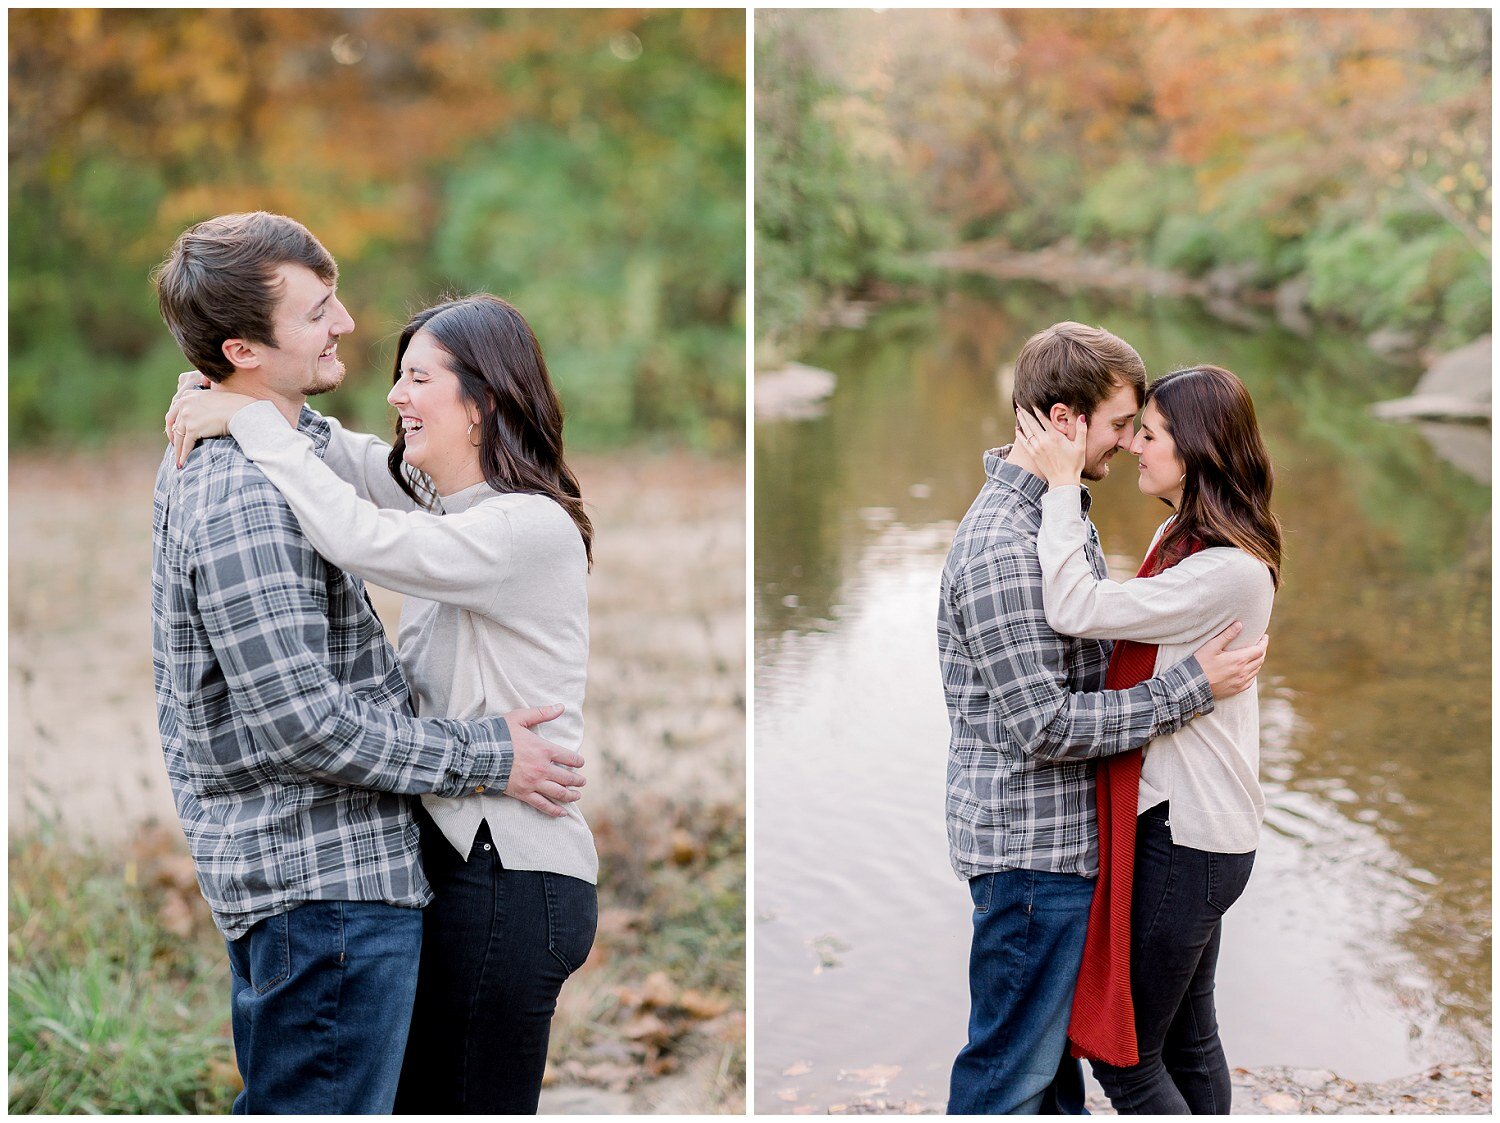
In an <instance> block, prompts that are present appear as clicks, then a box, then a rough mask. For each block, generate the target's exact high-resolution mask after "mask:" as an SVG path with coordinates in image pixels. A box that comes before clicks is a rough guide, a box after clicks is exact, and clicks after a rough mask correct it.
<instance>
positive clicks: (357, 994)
mask: <svg viewBox="0 0 1500 1123" xmlns="http://www.w3.org/2000/svg"><path fill="white" fill-rule="evenodd" d="M155 279H156V284H157V289H158V298H159V302H160V306H161V312H162V316H163V318H164V319H165V320H166V322H167V325H168V326H169V327H170V328H171V330H172V333H173V335H174V336H176V338H177V341H178V343H179V344H180V345H181V347H182V350H183V353H184V354H185V355H186V356H187V358H188V359H189V360H191V361H192V363H193V364H194V365H195V366H196V367H197V368H198V369H199V370H200V371H202V372H203V373H204V374H206V375H207V376H208V377H209V378H212V379H214V380H215V381H217V382H220V383H222V384H223V385H225V386H226V387H228V388H231V389H233V390H235V391H236V392H238V393H242V394H249V395H251V396H253V397H257V398H265V399H268V400H270V401H273V402H275V403H276V405H277V407H278V408H280V409H281V411H282V413H283V414H284V415H285V416H286V418H287V420H288V421H290V422H291V423H292V424H294V425H296V426H297V428H299V429H300V430H301V431H302V432H304V433H306V434H307V435H308V436H309V437H311V439H312V441H313V443H314V445H315V447H317V449H318V450H319V454H320V455H321V454H322V451H323V450H324V449H325V448H326V446H327V443H328V438H329V428H328V424H327V423H326V422H324V421H323V420H322V419H321V418H319V417H317V415H316V414H314V413H313V412H312V411H310V410H306V409H304V408H303V406H304V402H305V400H306V397H307V396H308V395H309V394H319V393H323V392H325V391H327V390H332V389H333V388H334V387H336V386H337V385H338V384H339V382H340V380H341V379H342V378H343V373H344V368H343V364H342V363H340V362H339V359H338V341H339V338H340V337H341V336H342V335H344V334H345V333H347V332H349V331H352V330H353V328H354V321H353V320H352V319H351V318H350V316H349V313H348V312H347V311H346V310H345V308H344V306H343V305H342V304H341V303H340V302H339V299H338V296H337V293H336V291H335V284H336V282H337V279H338V271H337V267H336V265H335V264H334V261H333V258H332V257H330V256H329V254H328V252H327V251H326V250H325V249H324V248H323V247H322V246H321V245H320V244H319V243H318V241H317V239H315V238H314V237H313V236H312V235H311V234H310V233H309V232H308V231H307V230H306V229H305V228H304V227H303V226H302V225H301V224H299V223H297V222H294V221H292V220H291V219H289V218H284V217H282V216H280V215H271V214H265V213H255V214H240V215H227V216H224V217H221V218H215V219H211V220H209V221H208V222H204V223H202V224H200V225H198V226H196V227H194V228H193V229H191V230H189V231H187V232H186V233H185V234H183V235H182V237H180V238H179V239H178V240H177V244H176V245H175V246H174V247H173V249H172V252H171V254H170V255H169V256H168V258H167V260H166V261H165V262H164V263H163V264H162V266H161V267H160V268H159V269H158V271H157V274H156V277H155ZM154 507H155V509H154V520H153V530H154V539H153V561H152V639H153V654H154V662H155V672H156V675H155V677H156V697H157V717H158V722H159V725H160V727H161V735H162V749H163V753H164V755H165V757H166V764H167V772H168V776H169V778H170V781H171V784H172V791H173V795H174V798H175V800H176V804H177V811H178V814H179V816H180V817H181V819H182V825H183V830H184V832H185V833H186V835H187V839H188V844H189V848H190V850H191V851H192V855H193V861H194V864H195V866H196V868H197V874H198V883H199V886H200V887H201V889H202V891H203V895H204V897H205V898H206V899H207V901H208V903H209V906H210V908H211V909H212V910H213V915H214V921H215V923H216V924H217V926H218V927H219V929H220V931H221V932H222V933H223V935H224V938H225V940H226V942H227V944H228V949H229V961H230V970H231V992H232V1026H233V1032H234V1044H235V1054H236V1058H237V1061H238V1064H239V1068H240V1073H241V1075H242V1076H243V1077H244V1082H245V1090H244V1092H243V1093H242V1094H241V1095H240V1097H239V1098H238V1099H237V1100H236V1101H235V1105H234V1110H235V1112H236V1113H238V1114H244V1113H250V1112H254V1113H293V1112H296V1113H328V1114H334V1113H337V1114H344V1113H371V1112H380V1113H389V1112H390V1111H391V1109H392V1107H393V1105H394V1103H395V1096H396V1082H397V1078H398V1076H399V1074H400V1070H401V1061H402V1055H403V1052H404V1049H405V1043H406V1034H407V1026H408V1024H409V1022H410V1018H411V1010H412V1001H413V998H414V995H415V992H416V980H417V967H418V962H419V955H420V949H421V931H422V914H421V911H420V910H421V907H422V906H423V905H425V904H427V903H428V902H429V901H430V900H431V896H432V894H431V891H430V889H429V888H428V884H427V881H426V879H425V878H424V877H423V874H422V869H421V866H420V864H419V861H418V852H419V851H418V831H417V825H416V823H415V821H414V819H413V817H412V808H411V805H410V799H409V797H410V796H412V795H416V794H419V793H424V792H434V793H437V794H439V795H448V796H459V795H463V794H466V793H469V792H483V791H485V790H486V789H487V788H488V789H494V790H499V791H504V792H505V794H507V795H511V796H515V797H516V798H518V799H523V800H525V801H527V802H529V803H531V804H532V806H534V807H536V808H537V809H538V810H542V811H546V812H547V813H550V814H561V813H562V810H563V805H565V804H567V803H569V802H572V801H573V800H575V799H577V798H578V792H577V788H578V787H579V786H581V785H582V783H583V780H582V779H581V778H580V777H578V776H577V775H576V774H575V773H574V772H573V771H572V769H573V768H576V767H579V766H581V765H582V764H583V760H582V758H581V757H579V756H577V755H576V754H573V753H570V752H567V751H565V750H563V749H561V748H558V747H557V746H555V745H551V744H550V743H549V742H547V741H545V740H543V739H542V738H540V737H538V736H537V735H536V734H535V733H532V732H531V731H530V730H529V728H528V726H531V725H535V724H538V723H539V722H541V721H545V720H550V719H551V718H553V717H556V716H557V714H558V713H560V712H561V710H560V707H547V708H546V710H524V711H516V712H513V713H510V714H507V715H505V717H503V718H485V719H479V720H474V721H449V720H441V719H439V720H428V721H422V720H418V719H416V718H415V717H413V716H412V708H411V703H410V700H409V697H408V690H407V684H406V681H405V679H404V678H403V677H402V673H401V669H400V666H399V665H398V663H397V662H396V658H395V653H394V652H393V651H392V650H391V648H390V645H389V644H388V643H387V642H386V639H385V634H384V632H383V631H382V629H381V626H380V622H379V620H378V619H377V618H376V616H375V613H374V610H373V609H372V607H371V605H370V603H369V599H368V597H367V596H366V594H365V590H364V586H363V584H362V583H361V582H360V581H359V580H357V579H356V578H354V577H351V576H350V575H349V574H347V573H344V572H342V571H341V570H339V569H336V568H334V567H333V566H331V565H329V564H328V563H327V562H326V561H324V560H323V559H322V558H321V557H319V556H318V554H317V553H316V552H315V551H314V550H313V548H312V546H311V545H310V544H309V543H308V541H307V539H306V538H305V537H304V536H303V534H302V531H301V529H300V528H299V526H298V524H297V520H296V518H295V517H294V516H293V515H292V512H291V509H290V508H289V507H288V506H287V504H286V502H285V501H284V500H283V499H282V498H281V494H280V493H279V492H278V491H277V490H276V489H275V488H274V487H272V486H271V484H270V482H269V481H268V480H267V479H266V478H265V477H264V476H263V475H262V474H261V473H260V471H259V470H258V469H257V468H256V467H255V466H254V465H253V464H252V463H251V462H250V461H249V460H248V459H247V458H246V457H245V455H244V454H243V453H242V452H241V451H240V449H239V446H238V445H237V444H235V443H234V441H233V440H230V439H217V440H211V441H206V442H204V443H203V444H202V445H201V446H200V447H199V448H198V449H197V450H196V451H195V452H194V453H193V454H192V456H191V458H190V459H189V460H188V462H187V464H186V467H185V468H184V469H183V470H182V471H179V470H178V469H177V467H176V464H175V454H174V451H173V450H172V449H170V448H169V449H168V450H167V455H166V457H165V458H164V459H163V461H162V465H161V469H160V471H159V472H158V474H157V479H156V496H155V505H154ZM496 1063H504V1058H496Z"/></svg>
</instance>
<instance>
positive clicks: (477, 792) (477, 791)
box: [474, 784, 484, 795]
mask: <svg viewBox="0 0 1500 1123" xmlns="http://www.w3.org/2000/svg"><path fill="white" fill-rule="evenodd" d="M474 794H475V795H483V794H484V785H483V784H480V785H479V787H477V788H475V789H474Z"/></svg>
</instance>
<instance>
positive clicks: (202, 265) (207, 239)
mask: <svg viewBox="0 0 1500 1123" xmlns="http://www.w3.org/2000/svg"><path fill="white" fill-rule="evenodd" d="M288 264H295V265H305V266H307V268H309V269H311V270H312V271H313V272H314V273H316V274H317V275H318V277H319V278H320V279H321V280H322V281H323V282H324V283H326V284H330V285H331V284H333V283H334V282H335V281H337V280H338V276H339V267H338V265H337V264H336V263H335V262H334V260H333V256H332V255H331V254H330V253H329V252H328V251H327V250H325V249H324V248H323V246H322V244H321V243H320V242H319V241H318V240H317V239H316V238H314V237H313V236H312V233H311V231H309V230H308V229H307V227H305V226H303V225H302V224H301V223H300V222H298V221H296V220H295V219H291V218H287V217H286V216H285V215H279V214H268V213H267V212H265V211H252V212H251V213H249V214H226V215H220V216H219V217H218V218H211V219H209V220H208V221H207V222H200V223H199V224H198V225H197V226H194V227H192V228H191V229H190V230H187V231H184V232H183V234H182V236H181V237H179V238H178V239H177V242H176V244H175V245H173V247H172V252H171V253H169V254H168V255H167V259H166V260H165V261H163V262H162V263H161V264H160V265H159V266H157V267H156V269H155V270H154V271H153V272H152V274H151V279H152V281H153V282H154V283H155V284H156V300H157V304H158V306H159V307H160V308H161V318H162V319H163V320H165V321H166V322H167V327H168V328H170V329H171V331H172V334H173V335H174V336H175V337H176V338H177V344H178V346H179V347H181V348H182V353H183V354H184V355H186V356H187V359H188V361H189V362H190V363H192V364H193V365H194V366H195V367H197V368H198V369H199V370H200V371H202V372H203V373H204V374H206V375H208V377H209V378H211V379H213V380H214V381H215V382H220V381H223V380H224V379H225V378H228V377H229V376H230V375H231V374H233V373H234V366H233V364H232V363H230V361H229V360H228V359H227V358H225V357H224V342H225V340H229V339H243V340H245V341H247V342H249V343H262V344H265V345H266V346H267V347H275V346H276V345H277V344H276V330H275V313H276V302H277V300H279V299H280V298H281V291H280V290H281V286H280V285H279V284H277V281H276V270H277V269H278V268H280V267H281V266H283V265H288Z"/></svg>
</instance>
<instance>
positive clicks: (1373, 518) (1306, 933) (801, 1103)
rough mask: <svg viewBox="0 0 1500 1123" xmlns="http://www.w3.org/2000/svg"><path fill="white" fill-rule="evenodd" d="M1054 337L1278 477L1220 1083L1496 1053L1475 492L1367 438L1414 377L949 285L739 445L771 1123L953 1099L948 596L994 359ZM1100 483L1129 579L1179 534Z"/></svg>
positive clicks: (884, 323)
mask: <svg viewBox="0 0 1500 1123" xmlns="http://www.w3.org/2000/svg"><path fill="white" fill-rule="evenodd" d="M1062 319H1075V320H1081V321H1083V322H1085V323H1091V324H1101V325H1103V326H1105V327H1107V328H1109V329H1110V330H1111V331H1114V332H1116V333H1117V334H1119V335H1121V336H1123V337H1124V338H1125V339H1127V340H1129V341H1130V342H1131V343H1132V344H1134V346H1135V347H1136V348H1137V349H1138V350H1139V351H1140V353H1141V356H1142V357H1143V358H1144V359H1145V361H1146V366H1147V369H1148V371H1149V372H1150V373H1151V374H1152V375H1153V376H1154V375H1156V374H1160V373H1162V372H1164V371H1166V370H1169V369H1173V368H1174V367H1176V366H1180V365H1187V364H1189V363H1193V362H1215V363H1218V364H1220V365H1223V366H1227V367H1228V368H1229V369H1231V370H1233V371H1235V372H1236V373H1237V374H1238V375H1240V377H1241V378H1242V379H1243V380H1244V381H1245V383H1246V385H1247V386H1248V387H1249V388H1250V391H1251V393H1252V395H1253V396H1254V399H1255V402H1256V408H1257V412H1258V415H1259V418H1260V422H1261V425H1262V428H1263V430H1264V432H1265V435H1266V439H1267V443H1268V445H1269V447H1270V450H1271V455H1272V458H1273V461H1274V464H1275V468H1276V473H1277V484H1276V494H1275V501H1274V507H1275V510H1276V512H1277V514H1278V515H1279V516H1280V518H1281V520H1282V523H1283V527H1284V531H1285V547H1286V556H1285V563H1284V569H1283V578H1284V582H1283V586H1282V589H1281V591H1280V593H1279V594H1278V597H1277V603H1276V609H1275V614H1274V616H1273V618H1272V622H1271V629H1270V631H1271V636H1272V639H1271V648H1270V655H1269V658H1268V659H1267V662H1266V666H1265V671H1264V672H1263V674H1262V676H1261V678H1260V681H1259V690H1260V698H1261V723H1262V739H1263V744H1262V755H1261V761H1262V764H1261V771H1262V776H1261V778H1262V782H1263V785H1264V788H1265V793H1266V800H1267V813H1266V821H1265V826H1264V828H1263V830H1262V833H1261V845H1260V849H1259V852H1258V856H1257V860H1256V868H1255V873H1254V876H1253V877H1252V878H1251V882H1250V886H1249V888H1248V889H1247V891H1246V892H1245V895H1244V896H1243V897H1242V898H1241V899H1240V901H1239V902H1238V903H1237V904H1236V905H1235V906H1234V908H1233V909H1231V910H1230V912H1229V914H1228V915H1227V917H1226V921H1225V928H1224V938H1223V951H1222V955H1221V959H1220V966H1219V974H1218V979H1219V982H1218V1006H1219V1020H1220V1025H1221V1031H1222V1036H1223V1039H1224V1043H1225V1048H1226V1051H1227V1053H1228V1056H1229V1060H1230V1064H1231V1065H1233V1066H1245V1067H1258V1066H1263V1065H1292V1066H1297V1067H1303V1068H1320V1069H1331V1070H1333V1071H1335V1072H1337V1073H1338V1074H1340V1075H1342V1076H1345V1077H1348V1078H1350V1079H1356V1080H1376V1079H1387V1078H1391V1077H1396V1076H1401V1075H1405V1074H1407V1073H1410V1072H1413V1071H1416V1070H1418V1069H1420V1068H1422V1067H1423V1066H1424V1065H1427V1064H1429V1063H1435V1062H1438V1061H1453V1062H1472V1061H1476V1060H1487V1059H1488V1056H1489V1042H1490V990H1491V979H1490V956H1491V931H1490V917H1491V870H1490V855H1491V843H1490V772H1491V763H1490V760H1491V758H1490V693H1489V692H1490V610H1491V593H1490V564H1491V558H1490V490H1489V487H1488V486H1487V485H1485V484H1483V483H1480V482H1477V481H1475V480H1474V479H1471V478H1470V477H1469V476H1467V475H1465V474H1464V473H1462V472H1461V471H1459V470H1458V469H1456V468H1454V467H1453V466H1451V465H1450V464H1449V463H1448V462H1447V461H1446V460H1445V459H1444V457H1443V456H1441V455H1439V453H1440V452H1441V451H1442V450H1441V449H1434V448H1433V447H1432V446H1431V445H1430V444H1429V443H1428V441H1427V440H1426V439H1424V437H1423V435H1422V433H1421V432H1420V431H1418V430H1416V429H1413V428H1410V427H1402V426H1397V425H1393V424H1390V423H1386V422H1382V421H1378V420H1376V419H1375V418H1373V417H1372V416H1371V415H1370V413H1369V409H1368V407H1369V405H1370V404H1371V403H1372V402H1376V401H1379V400H1382V399H1386V398H1393V397H1398V396H1401V395H1403V394H1406V393H1409V392H1410V390H1411V388H1412V386H1413V385H1414V384H1415V382H1416V380H1417V377H1418V375H1419V373H1420V371H1419V369H1418V368H1417V367H1416V366H1415V365H1410V364H1408V365H1401V364H1398V363H1391V362H1386V361H1383V360H1380V359H1378V358H1376V357H1375V356H1374V355H1372V354H1371V353H1370V352H1369V351H1368V350H1367V349H1366V348H1365V347H1364V346H1363V345H1362V343H1361V342H1360V341H1359V340H1358V339H1356V338H1353V337H1351V336H1347V335H1344V334H1339V333H1331V332H1322V331H1319V332H1317V333H1316V334H1314V335H1312V336H1311V337H1299V336H1297V335H1294V334H1292V333H1290V332H1288V331H1286V330H1284V329H1282V328H1280V327H1277V326H1276V325H1275V324H1274V323H1271V322H1269V321H1267V322H1265V323H1260V322H1257V321H1255V320H1254V319H1251V320H1248V321H1245V322H1243V323H1241V324H1239V325H1237V326H1231V325H1230V324H1227V323H1226V322H1224V321H1222V320H1220V319H1216V318H1214V317H1212V316H1210V315H1208V314H1207V313H1206V312H1204V311H1203V310H1202V309H1201V308H1200V307H1199V306H1198V305H1196V304H1195V303H1193V302H1189V301H1180V300H1173V301H1166V300H1151V299H1146V298H1141V299H1134V300H1123V301H1121V300H1118V299H1114V298H1110V299H1106V298H1102V297H1100V296H1098V295H1096V294H1080V293H1072V294H1068V293H1060V292H1057V291H1055V290H1053V289H1050V288H1047V287H1045V286H1041V285H1037V284H1031V283H1018V282H1004V283H1000V282H991V281H972V282H968V281H966V282H964V283H962V284H959V285H955V286H953V287H952V288H949V289H947V290H945V291H944V292H942V293H940V294H935V295H933V296H931V297H930V298H929V299H926V300H922V301H916V302H911V303H906V304H901V305H895V306H889V307H887V308H884V309H882V310H880V311H878V312H877V313H876V314H875V315H874V316H873V317H872V318H871V319H870V320H869V322H868V323H867V324H865V325H864V326H863V327H862V328H859V329H838V330H832V331H829V332H828V333H826V334H825V335H824V336H823V337H822V338H820V339H819V340H818V341H817V342H816V343H815V345H814V346H813V347H812V348H811V349H810V350H809V351H808V352H807V353H806V354H805V355H804V356H802V358H803V359H804V361H806V362H808V363H811V364H814V365H816V366H820V367H825V368H827V369H828V370H830V371H833V372H834V373H835V374H836V375H837V378H838V382H837V389H836V390H835V392H834V394H833V396H832V397H831V398H830V399H829V400H828V401H827V403H826V406H825V408H824V409H823V410H822V411H821V413H820V414H819V415H818V416H816V417H814V418H811V419H804V420H795V421H791V420H787V421H763V422H759V423H757V426H756V433H755V524H756V526H755V573H754V584H755V723H756V738H755V746H756V765H755V772H754V780H755V800H756V805H755V815H756V818H755V839H756V877H755V897H754V904H755V917H754V949H755V951H754V954H755V1049H756V1052H755V1069H756V1071H755V1075H754V1081H755V1089H756V1105H757V1110H758V1111H761V1112H793V1111H797V1110H799V1109H800V1110H801V1111H804V1112H805V1111H807V1110H808V1109H809V1108H811V1109H812V1110H816V1111H822V1110H824V1109H826V1108H827V1107H829V1106H832V1105H835V1104H839V1103H849V1102H851V1101H855V1100H859V1099H860V1098H862V1097H868V1096H870V1095H872V1094H875V1095H878V1096H879V1097H883V1098H886V1099H889V1100H891V1101H899V1102H902V1103H906V1104H908V1105H919V1106H925V1107H928V1108H931V1107H938V1108H941V1106H942V1104H943V1102H944V1101H945V1099H946V1095H947V1078H948V1072H949V1067H950V1065H951V1063H952V1060H953V1057H954V1055H955V1054H956V1053H957V1051H958V1049H959V1048H960V1047H961V1046H962V1044H963V1041H964V1037H965V1021H966V1017H967V1012H968V992H967V974H966V972H967V957H968V947H969V933H970V912H971V905H970V902H969V898H968V893H967V891H966V889H965V886H964V885H963V883H962V882H960V881H959V880H958V879H957V878H956V877H955V876H954V874H953V872H952V870H951V868H950V866H949V864H948V852H947V842H946V836H945V833H944V820H943V793H944V771H945V765H946V756H947V744H948V722H947V716H946V712H945V710H944V706H943V697H942V687H941V682H940V679H939V676H938V670H937V656H936V638H935V615H936V605H937V596H938V581H939V576H940V572H941V569H942V565H943V560H944V557H945V555H946V553H947V549H948V546H949V544H950V542H951V540H952V536H953V532H954V530H955V529H956V527H957V524H958V520H959V519H960V518H962V516H963V513H964V512H965V510H967V508H968V506H969V503H970V502H971V501H972V500H973V498H974V495H975V494H976V493H977V491H978V489H979V487H980V484H981V483H982V481H983V468H982V463H981V458H982V455H983V452H984V450H985V449H987V448H991V447H995V446H997V445H1000V444H1003V443H1004V442H1005V441H1006V440H1008V439H1009V433H1010V430H1011V428H1012V425H1013V422H1012V421H1011V420H1009V388H1008V383H1007V378H1008V370H1009V366H1008V365H1009V364H1010V363H1011V362H1012V361H1013V360H1014V357H1015V354H1016V352H1017V351H1018V350H1019V348H1020V346H1021V344H1022V343H1023V342H1024V341H1025V339H1026V337H1027V336H1029V335H1030V334H1031V333H1032V332H1033V331H1035V330H1037V329H1038V328H1039V327H1042V326H1045V325H1046V324H1048V323H1051V322H1054V321H1057V320H1062ZM1093 490H1094V496H1095V502H1094V519H1095V522H1096V524H1097V526H1098V528H1099V532H1100V535H1101V538H1102V540H1103V543H1104V547H1105V550H1106V553H1107V554H1108V556H1109V561H1110V565H1111V570H1112V572H1113V573H1114V574H1115V575H1116V576H1131V575H1133V574H1134V572H1135V570H1136V567H1137V566H1138V564H1139V562H1140V560H1141V554H1142V551H1143V550H1144V548H1145V547H1146V545H1147V543H1148V542H1149V540H1150V538H1151V534H1152V532H1153V530H1154V529H1155V527H1156V526H1157V525H1158V524H1159V523H1160V521H1161V520H1162V519H1163V518H1164V517H1165V515H1166V514H1167V511H1166V509H1165V508H1164V507H1162V506H1161V505H1160V504H1159V503H1158V502H1156V501H1155V500H1151V499H1147V498H1145V497H1143V496H1142V495H1141V494H1140V493H1139V492H1138V491H1137V490H1136V487H1135V461H1134V459H1133V458H1131V457H1129V456H1127V455H1125V454H1123V453H1122V454H1120V455H1119V456H1117V457H1116V459H1115V461H1114V469H1113V471H1112V473H1111V475H1110V477H1109V478H1108V479H1106V480H1104V481H1102V482H1101V483H1099V484H1097V485H1094V487H1093Z"/></svg>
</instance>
